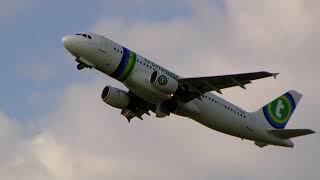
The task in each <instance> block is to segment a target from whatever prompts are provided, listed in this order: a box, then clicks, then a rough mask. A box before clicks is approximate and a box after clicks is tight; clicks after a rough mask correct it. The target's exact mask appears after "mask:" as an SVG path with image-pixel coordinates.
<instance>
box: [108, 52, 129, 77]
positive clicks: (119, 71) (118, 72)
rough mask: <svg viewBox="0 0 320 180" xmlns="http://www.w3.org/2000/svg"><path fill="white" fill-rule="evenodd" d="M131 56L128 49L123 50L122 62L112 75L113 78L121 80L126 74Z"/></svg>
mask: <svg viewBox="0 0 320 180" xmlns="http://www.w3.org/2000/svg"><path fill="white" fill-rule="evenodd" d="M129 56H130V51H129V50H128V49H127V48H123V55H122V58H121V62H120V64H119V66H118V67H117V69H116V70H115V71H114V72H113V73H112V74H111V75H110V76H111V77H113V78H116V79H117V78H119V77H120V76H121V75H122V73H123V72H124V70H125V68H126V66H127V65H128V62H129Z"/></svg>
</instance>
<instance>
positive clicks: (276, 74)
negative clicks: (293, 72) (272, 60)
mask: <svg viewBox="0 0 320 180" xmlns="http://www.w3.org/2000/svg"><path fill="white" fill-rule="evenodd" d="M271 74H272V76H273V77H274V79H277V77H278V75H279V74H280V73H271Z"/></svg>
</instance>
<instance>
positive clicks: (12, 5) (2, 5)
mask: <svg viewBox="0 0 320 180" xmlns="http://www.w3.org/2000/svg"><path fill="white" fill-rule="evenodd" d="M31 1H33V0H29V3H31ZM25 5H26V1H24V0H0V18H2V17H6V16H7V15H9V14H11V13H13V12H15V11H16V10H17V9H19V8H22V7H24V8H25V7H26V6H25Z"/></svg>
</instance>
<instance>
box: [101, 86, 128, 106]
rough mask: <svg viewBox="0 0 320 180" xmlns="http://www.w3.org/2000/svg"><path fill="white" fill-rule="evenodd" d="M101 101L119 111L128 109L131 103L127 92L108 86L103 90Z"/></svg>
mask: <svg viewBox="0 0 320 180" xmlns="http://www.w3.org/2000/svg"><path fill="white" fill-rule="evenodd" d="M101 99H102V100H103V101H104V102H105V103H107V104H109V105H110V106H112V107H115V108H118V109H125V108H127V107H128V105H129V102H130V97H129V96H128V94H127V92H125V91H123V90H121V89H118V88H114V87H111V86H106V87H105V88H104V89H103V91H102V94H101Z"/></svg>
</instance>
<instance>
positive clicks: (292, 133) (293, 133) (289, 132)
mask: <svg viewBox="0 0 320 180" xmlns="http://www.w3.org/2000/svg"><path fill="white" fill-rule="evenodd" d="M268 132H269V133H270V134H273V135H275V136H277V137H279V138H281V139H289V138H294V137H298V136H304V135H308V134H313V133H315V132H314V131H313V130H311V129H278V130H268Z"/></svg>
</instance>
